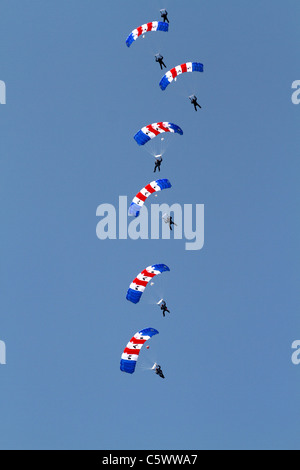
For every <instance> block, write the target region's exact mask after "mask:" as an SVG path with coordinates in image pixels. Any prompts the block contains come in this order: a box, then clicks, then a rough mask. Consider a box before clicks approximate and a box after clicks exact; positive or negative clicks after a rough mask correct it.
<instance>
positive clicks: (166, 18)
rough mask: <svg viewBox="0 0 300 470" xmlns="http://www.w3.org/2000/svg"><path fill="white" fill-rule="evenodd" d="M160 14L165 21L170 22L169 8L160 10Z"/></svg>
mask: <svg viewBox="0 0 300 470" xmlns="http://www.w3.org/2000/svg"><path fill="white" fill-rule="evenodd" d="M160 15H161V17H162V19H163V20H164V23H165V22H167V23H170V21H169V19H168V12H167V10H160Z"/></svg>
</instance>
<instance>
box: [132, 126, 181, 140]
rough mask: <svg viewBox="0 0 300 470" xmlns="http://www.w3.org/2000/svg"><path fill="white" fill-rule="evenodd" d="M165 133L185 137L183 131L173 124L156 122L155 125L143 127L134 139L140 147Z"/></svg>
mask: <svg viewBox="0 0 300 470" xmlns="http://www.w3.org/2000/svg"><path fill="white" fill-rule="evenodd" d="M164 132H171V133H173V134H180V135H183V130H182V129H180V127H179V126H177V125H176V124H173V123H172V122H155V123H154V124H150V125H148V126H145V127H143V128H142V129H141V130H140V131H139V132H137V133H136V134H135V136H134V139H135V141H136V142H137V144H138V145H145V144H146V143H147V142H149V140H152V139H154V138H155V137H156V136H158V135H160V134H163V133H164Z"/></svg>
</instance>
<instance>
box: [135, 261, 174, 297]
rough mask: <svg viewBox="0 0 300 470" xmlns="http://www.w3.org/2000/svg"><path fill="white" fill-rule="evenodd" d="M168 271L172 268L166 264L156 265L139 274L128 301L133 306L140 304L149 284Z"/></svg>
mask: <svg viewBox="0 0 300 470" xmlns="http://www.w3.org/2000/svg"><path fill="white" fill-rule="evenodd" d="M167 271H170V268H168V266H166V265H165V264H154V265H153V266H149V267H148V268H146V269H144V271H142V272H141V273H140V274H138V276H137V277H136V278H135V279H134V280H133V281H132V283H131V284H130V287H129V289H128V291H127V296H126V299H127V300H129V301H130V302H132V303H133V304H137V303H139V301H140V300H141V297H142V295H143V292H144V291H145V289H146V287H147V285H148V283H149V282H150V281H152V279H153V278H154V277H155V276H157V275H158V274H162V273H164V272H167Z"/></svg>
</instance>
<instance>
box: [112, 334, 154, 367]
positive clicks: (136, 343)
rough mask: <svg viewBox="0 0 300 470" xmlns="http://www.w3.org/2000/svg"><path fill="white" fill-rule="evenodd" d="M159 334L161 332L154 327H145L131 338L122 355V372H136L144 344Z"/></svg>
mask: <svg viewBox="0 0 300 470" xmlns="http://www.w3.org/2000/svg"><path fill="white" fill-rule="evenodd" d="M158 334H159V332H158V331H157V330H155V329H154V328H145V329H144V330H141V331H139V332H138V333H136V334H135V335H134V336H133V337H132V338H131V340H130V341H129V343H128V344H127V346H126V348H125V349H124V352H123V354H122V356H121V363H120V369H121V371H122V372H127V374H133V373H134V371H135V366H136V363H137V360H138V358H139V354H140V351H141V349H142V347H143V345H144V344H145V343H146V341H148V340H149V339H150V338H152V336H155V335H158Z"/></svg>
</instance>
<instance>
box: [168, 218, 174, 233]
mask: <svg viewBox="0 0 300 470" xmlns="http://www.w3.org/2000/svg"><path fill="white" fill-rule="evenodd" d="M172 225H175V222H173V217H172V216H170V220H169V227H170V230H173V229H172Z"/></svg>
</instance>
